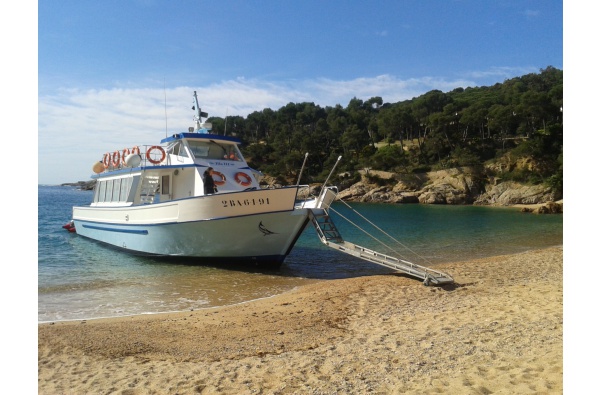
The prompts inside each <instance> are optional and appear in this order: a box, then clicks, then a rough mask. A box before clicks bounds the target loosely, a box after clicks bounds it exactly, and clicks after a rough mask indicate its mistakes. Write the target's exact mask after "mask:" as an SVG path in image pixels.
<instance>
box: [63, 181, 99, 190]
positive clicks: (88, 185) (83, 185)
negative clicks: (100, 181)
mask: <svg viewBox="0 0 600 395" xmlns="http://www.w3.org/2000/svg"><path fill="white" fill-rule="evenodd" d="M94 185H96V180H91V181H78V182H71V183H64V184H60V186H61V187H77V188H78V189H81V190H82V191H91V190H93V189H94Z"/></svg>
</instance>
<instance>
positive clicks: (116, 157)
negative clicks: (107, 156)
mask: <svg viewBox="0 0 600 395" xmlns="http://www.w3.org/2000/svg"><path fill="white" fill-rule="evenodd" d="M112 159H113V160H112V164H113V166H114V167H117V166H119V163H121V153H120V152H119V151H115V152H113V154H112Z"/></svg>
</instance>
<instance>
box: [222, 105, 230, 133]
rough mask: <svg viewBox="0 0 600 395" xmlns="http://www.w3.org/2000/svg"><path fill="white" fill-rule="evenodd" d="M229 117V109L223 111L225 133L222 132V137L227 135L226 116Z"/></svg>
mask: <svg viewBox="0 0 600 395" xmlns="http://www.w3.org/2000/svg"><path fill="white" fill-rule="evenodd" d="M228 115H229V108H227V110H225V131H224V132H223V136H226V135H227V116H228Z"/></svg>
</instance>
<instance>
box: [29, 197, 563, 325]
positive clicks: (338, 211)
mask: <svg viewBox="0 0 600 395" xmlns="http://www.w3.org/2000/svg"><path fill="white" fill-rule="evenodd" d="M91 198H92V192H91V191H79V190H77V189H75V188H71V187H59V186H39V187H38V321H39V322H47V321H58V320H78V319H93V318H100V317H114V316H124V315H131V314H146V313H158V312H166V311H183V310H190V309H200V308H208V307H213V306H220V305H227V304H234V303H240V302H244V301H248V300H252V299H258V298H264V297H269V296H272V295H275V294H279V293H282V292H285V291H287V290H290V289H293V288H294V287H296V286H299V285H303V284H307V283H310V282H314V281H327V280H330V279H339V278H348V277H357V276H369V275H376V274H385V273H390V272H391V270H389V269H387V268H384V267H380V266H377V265H374V264H372V263H368V262H365V261H362V260H359V259H356V258H353V257H351V256H348V255H345V254H343V253H340V252H338V251H334V250H332V249H329V248H327V247H325V246H323V245H322V244H321V243H320V241H319V240H318V238H317V236H316V233H315V230H314V229H313V228H312V227H311V226H310V225H309V226H308V227H307V228H306V229H305V231H304V233H303V234H302V236H301V237H300V239H299V240H298V243H297V244H296V246H295V247H294V249H293V250H292V253H291V254H290V255H289V256H288V258H287V259H286V261H285V262H284V264H283V266H282V267H281V269H280V270H278V271H270V272H269V271H262V272H261V271H255V270H250V269H244V270H240V269H236V270H230V269H225V268H222V267H210V266H198V265H195V264H193V262H178V263H172V262H169V261H164V260H161V259H154V258H145V257H137V256H133V255H129V254H126V253H123V252H119V251H116V250H114V249H111V248H107V247H105V246H103V245H100V244H98V243H96V242H93V241H91V240H88V239H84V238H83V237H80V236H78V235H77V234H73V233H69V232H67V231H66V230H65V229H63V228H62V225H64V224H65V223H67V222H68V221H69V220H70V219H71V214H72V206H74V205H86V204H89V202H90V201H91ZM350 206H351V207H350V208H349V207H348V206H346V205H345V204H343V203H341V202H336V203H334V205H333V206H332V208H333V210H334V211H333V212H332V217H333V218H334V221H335V223H336V225H337V227H338V228H339V230H340V232H341V233H342V235H343V237H344V239H345V240H347V241H351V242H353V243H355V244H359V245H361V246H364V247H367V248H371V249H374V250H377V251H379V252H382V253H386V254H389V255H396V256H399V257H402V258H404V259H407V260H409V261H412V262H414V263H418V264H424V265H428V266H433V267H435V265H436V264H439V263H443V262H453V261H465V260H471V259H475V258H481V257H487V256H494V255H502V254H511V253H517V252H523V251H527V250H531V249H537V248H545V247H550V246H555V245H562V243H563V217H562V215H534V214H524V213H521V212H519V210H517V209H512V208H490V207H474V206H431V205H389V204H364V203H362V204H351V205H350ZM357 213H358V214H357ZM361 216H362V217H361ZM363 217H364V218H366V219H367V220H368V221H370V222H371V223H374V224H375V225H376V226H377V227H379V228H380V229H382V230H383V231H384V232H385V233H381V232H380V231H378V230H377V229H376V228H374V227H373V226H372V225H370V224H369V222H367V221H365V219H364V218H363ZM345 218H347V219H348V220H350V221H352V223H354V224H352V223H350V222H348V221H347V220H346V219H345ZM388 247H391V248H392V249H393V250H394V251H393V252H392V251H391V250H390V249H388ZM449 274H451V275H452V273H449ZM415 281H418V280H415Z"/></svg>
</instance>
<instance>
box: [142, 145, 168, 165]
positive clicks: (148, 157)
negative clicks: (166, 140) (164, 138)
mask: <svg viewBox="0 0 600 395" xmlns="http://www.w3.org/2000/svg"><path fill="white" fill-rule="evenodd" d="M154 150H158V151H159V152H160V155H161V156H160V159H153V158H152V157H151V156H150V152H152V151H154ZM166 155H167V154H166V153H165V150H164V149H163V147H161V146H159V145H153V146H152V147H150V149H148V151H146V159H148V162H150V163H153V164H155V165H156V164H159V163H160V162H162V161H163V160H165V157H166Z"/></svg>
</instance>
